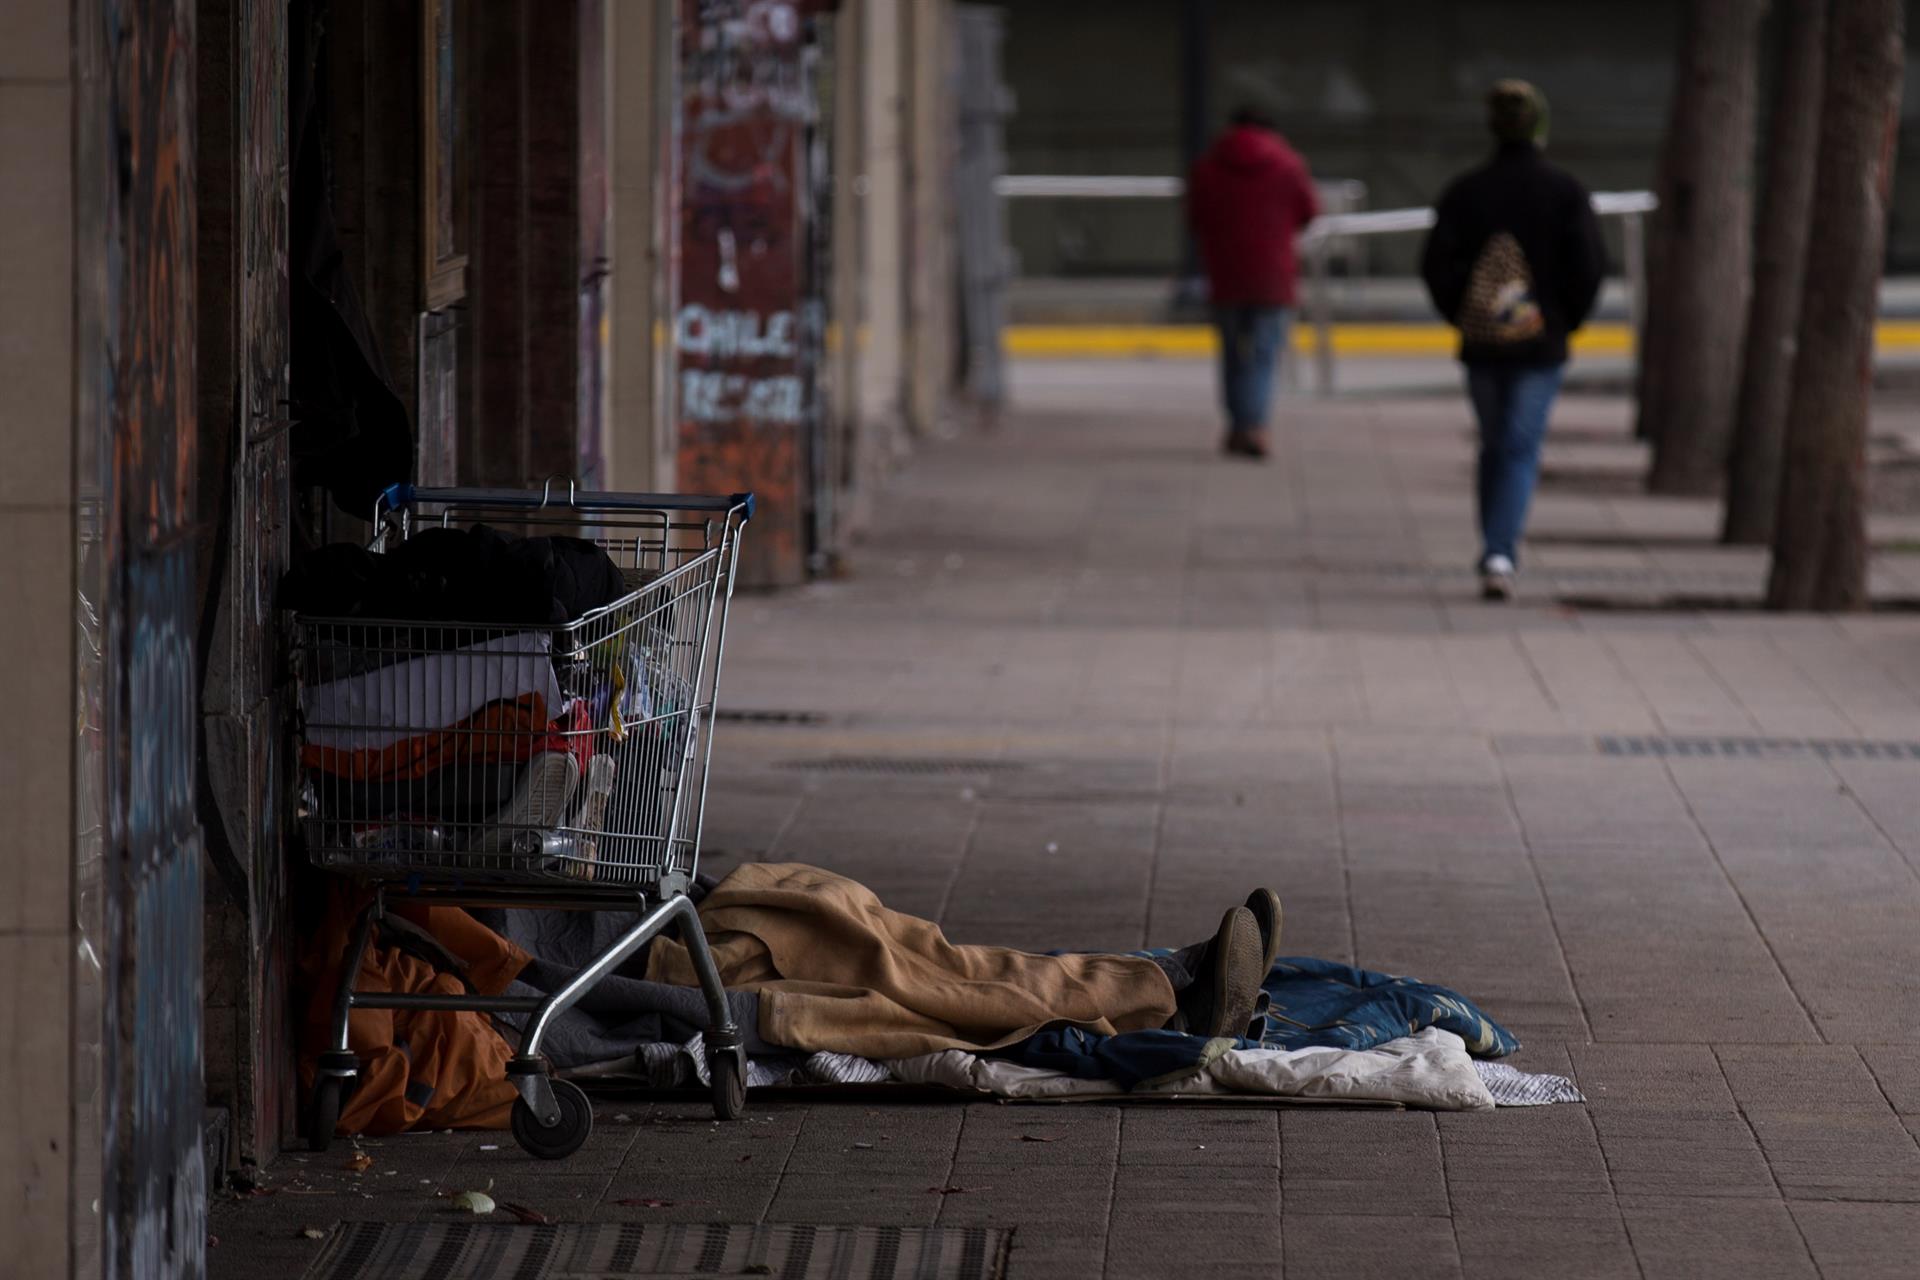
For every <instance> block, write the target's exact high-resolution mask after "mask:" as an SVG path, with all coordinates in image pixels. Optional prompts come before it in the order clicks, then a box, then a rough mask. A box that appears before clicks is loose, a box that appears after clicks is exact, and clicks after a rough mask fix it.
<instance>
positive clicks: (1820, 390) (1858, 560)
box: [1767, 0, 1906, 610]
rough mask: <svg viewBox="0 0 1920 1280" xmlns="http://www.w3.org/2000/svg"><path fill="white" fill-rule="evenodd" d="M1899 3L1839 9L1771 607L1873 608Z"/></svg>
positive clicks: (1879, 0)
mask: <svg viewBox="0 0 1920 1280" xmlns="http://www.w3.org/2000/svg"><path fill="white" fill-rule="evenodd" d="M1904 10H1905V4H1904V0H1834V5H1833V9H1832V13H1831V16H1830V17H1829V19H1828V30H1827V64H1826V85H1825V88H1824V89H1823V91H1822V93H1821V108H1820V158H1819V161H1818V165H1817V168H1816V171H1815V177H1814V205H1813V207H1814V208H1815V209H1817V210H1818V211H1819V213H1818V217H1819V220H1820V234H1819V235H1818V236H1815V237H1813V238H1812V239H1811V240H1810V241H1809V243H1808V246H1807V262H1806V268H1807V269H1806V283H1805V286H1804V295H1803V297H1802V299H1801V304H1800V332H1799V337H1798V352H1797V354H1796V356H1795V359H1794V365H1793V394H1792V396H1791V398H1790V400H1789V402H1788V404H1789V408H1788V413H1787V450H1786V469H1785V476H1784V479H1783V482H1782V484H1781V487H1780V514H1779V521H1778V528H1777V529H1776V530H1775V533H1774V539H1773V573H1772V581H1771V582H1770V583H1769V584H1768V589H1767V604H1768V606H1769V607H1771V608H1774V609H1821V610H1840V609H1859V608H1862V607H1864V606H1865V604H1866V602H1867V517H1866V472H1867V408H1868V402H1869V400H1870V398H1871V395H1872V390H1873V325H1874V320H1875V317H1876V315H1877V313H1878V303H1879V290H1880V270H1881V264H1882V258H1883V256H1884V254H1885V250H1886V236H1887V206H1888V202H1889V197H1890V193H1891V191H1892V188H1893V154H1894V144H1895V142H1896V140H1897V138H1898V136H1899V128H1900V78H1901V73H1902V71H1903V61H1904V57H1905V25H1906V14H1905V12H1904Z"/></svg>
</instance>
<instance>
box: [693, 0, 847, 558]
mask: <svg viewBox="0 0 1920 1280" xmlns="http://www.w3.org/2000/svg"><path fill="white" fill-rule="evenodd" d="M808 8H809V6H808V5H806V4H803V3H797V2H796V0H683V3H682V7H681V36H680V73H681V77H680V79H681V101H680V116H681V125H682V133H681V155H680V160H681V164H680V172H681V174H682V183H683V187H682V193H681V227H680V231H681V234H680V310H679V313H678V314H677V316H676V317H675V324H674V337H675V342H674V351H675V357H676V360H677V362H678V375H677V379H676V388H677V392H678V401H679V418H680V442H679V444H680V476H679V482H680V487H681V488H683V489H689V490H708V491H715V492H721V493H730V492H736V491H739V490H742V489H752V490H754V491H755V492H756V493H757V494H758V495H759V498H760V508H759V510H760V514H759V515H757V516H756V517H755V520H754V530H753V536H751V537H750V538H748V539H747V540H746V542H745V544H744V551H743V554H742V557H741V580H742V581H743V582H745V583H748V584H750V585H771V584H780V583H791V582H797V581H799V580H800V579H801V578H803V577H804V576H805V574H806V557H807V554H808V552H809V550H810V548H809V546H808V539H807V536H806V528H807V526H806V517H807V511H808V507H809V505H810V502H811V495H810V493H809V476H808V459H809V449H810V444H809V440H810V437H811V436H812V434H813V433H815V432H816V431H817V429H818V423H817V419H818V414H817V411H816V407H815V403H814V394H813V388H814V374H815V370H816V369H817V366H818V349H819V344H818V335H817V334H816V333H815V332H814V328H815V326H810V325H805V324H801V323H799V322H798V318H800V317H805V316H808V315H810V314H812V312H811V310H810V309H809V308H808V307H807V305H806V299H805V297H804V286H805V276H804V270H803V269H804V263H803V249H804V245H805V239H806V226H807V218H808V216H809V214H808V208H807V201H806V199H805V195H806V192H805V183H804V181H803V175H804V167H803V163H804V155H803V149H804V144H805V139H806V133H807V126H808V124H809V122H810V121H811V120H812V118H813V114H814V102H813V98H812V92H811V84H810V81H809V80H808V78H807V74H806V65H807V62H806V38H807V12H808Z"/></svg>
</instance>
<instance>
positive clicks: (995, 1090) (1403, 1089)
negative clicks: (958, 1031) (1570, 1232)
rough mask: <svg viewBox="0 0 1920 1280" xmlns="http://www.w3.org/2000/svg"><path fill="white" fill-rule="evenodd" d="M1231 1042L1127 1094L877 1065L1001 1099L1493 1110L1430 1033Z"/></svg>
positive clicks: (1026, 1074)
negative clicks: (1250, 1097) (1312, 1102)
mask: <svg viewBox="0 0 1920 1280" xmlns="http://www.w3.org/2000/svg"><path fill="white" fill-rule="evenodd" d="M1232 1043H1233V1042H1232V1041H1231V1040H1216V1041H1214V1042H1213V1043H1212V1044H1211V1045H1209V1046H1208V1052H1207V1055H1206V1057H1205V1058H1204V1059H1203V1060H1202V1062H1201V1063H1200V1064H1199V1065H1198V1066H1197V1067H1195V1068H1194V1069H1193V1070H1191V1071H1188V1072H1183V1073H1181V1074H1180V1075H1177V1076H1172V1077H1168V1078H1166V1079H1163V1080H1154V1081H1148V1082H1145V1083H1142V1084H1140V1085H1137V1086H1135V1087H1134V1088H1133V1089H1131V1090H1127V1089H1123V1088H1121V1087H1120V1086H1119V1085H1117V1084H1114V1083H1113V1082H1112V1081H1110V1080H1081V1079H1077V1078H1076V1077H1073V1076H1069V1075H1063V1074H1061V1073H1060V1072H1057V1071H1043V1070H1040V1069H1038V1068H1035V1067H1023V1066H1019V1065H1016V1064H1014V1063H1011V1062H1003V1061H1000V1060H998V1059H994V1058H981V1057H977V1056H975V1055H974V1054H971V1053H963V1052H961V1051H959V1050H955V1049H949V1050H947V1051H946V1052H945V1053H934V1054H928V1055H926V1056H925V1057H920V1058H903V1059H898V1060H895V1061H891V1062H889V1063H887V1064H886V1065H887V1069H888V1070H890V1071H891V1072H892V1073H893V1075H894V1077H895V1078H896V1079H899V1080H905V1081H908V1082H909V1083H912V1084H932V1085H946V1086H948V1087H949V1088H954V1089H973V1090H979V1091H981V1092H984V1093H991V1094H993V1095H995V1096H996V1097H1002V1098H1064V1097H1092V1096H1100V1095H1115V1094H1123V1093H1124V1094H1127V1095H1128V1096H1130V1097H1136V1098H1137V1097H1140V1096H1142V1095H1152V1094H1225V1093H1245V1094H1260V1095H1265V1096H1269V1097H1282V1098H1324V1099H1337V1100H1342V1101H1348V1102H1397V1103H1401V1104H1404V1105H1405V1106H1409V1107H1423V1108H1427V1109H1430V1110H1435V1111H1491V1110H1492V1109H1493V1095H1492V1094H1490V1093H1489V1092H1487V1086H1486V1085H1485V1084H1483V1083H1482V1082H1481V1080H1480V1073H1479V1072H1478V1071H1476V1070H1475V1069H1474V1064H1473V1059H1472V1058H1471V1057H1469V1056H1468V1055H1467V1045H1466V1041H1464V1040H1462V1039H1461V1038H1460V1037H1459V1036H1457V1035H1454V1034H1453V1033H1452V1032H1451V1031H1442V1030H1440V1029H1439V1028H1437V1027H1428V1028H1427V1029H1426V1030H1424V1031H1422V1032H1420V1033H1419V1034H1418V1035H1413V1036H1405V1037H1403V1038H1401V1039H1399V1040H1390V1041H1388V1042H1387V1043H1386V1044H1383V1045H1380V1046H1379V1047H1378V1048H1374V1049H1331V1048H1313V1049H1235V1048H1232V1047H1230V1046H1231V1045H1232Z"/></svg>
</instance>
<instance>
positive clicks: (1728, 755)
mask: <svg viewBox="0 0 1920 1280" xmlns="http://www.w3.org/2000/svg"><path fill="white" fill-rule="evenodd" d="M1595 743H1596V745H1597V746H1598V747H1599V749H1600V754H1601V755H1605V756H1692V757H1708V758H1715V759H1742V760H1755V759H1777V758H1780V757H1788V756H1815V757H1818V758H1819V759H1822V760H1920V742H1873V741H1868V740H1864V739H1854V738H1652V737H1645V738H1640V737H1605V738H1598V739H1596V740H1595Z"/></svg>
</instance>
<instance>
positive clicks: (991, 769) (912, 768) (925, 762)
mask: <svg viewBox="0 0 1920 1280" xmlns="http://www.w3.org/2000/svg"><path fill="white" fill-rule="evenodd" d="M781 767H782V768H785V769H805V770H807V771H809V772H812V773H891V774H905V775H909V776H934V775H942V776H944V775H948V774H956V773H963V774H973V773H1014V772H1017V771H1019V770H1021V769H1024V768H1026V766H1025V765H1023V764H1016V763H1014V762H1012V761H1010V760H967V759H951V758H948V759H943V758H939V757H914V756H824V757H821V758H820V759H816V760H789V761H787V762H786V763H785V764H784V765H782V766H781Z"/></svg>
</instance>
